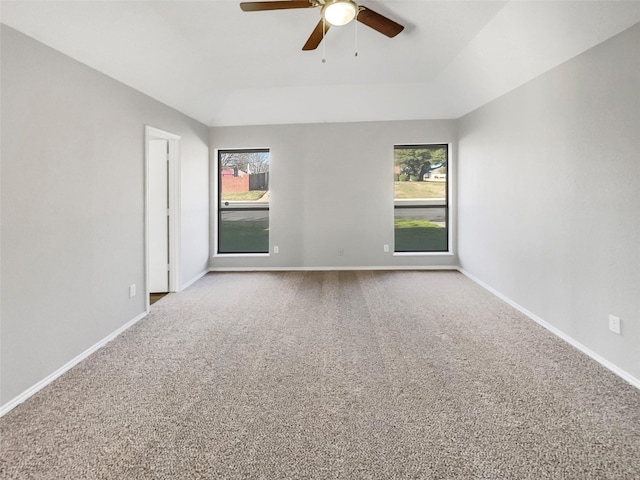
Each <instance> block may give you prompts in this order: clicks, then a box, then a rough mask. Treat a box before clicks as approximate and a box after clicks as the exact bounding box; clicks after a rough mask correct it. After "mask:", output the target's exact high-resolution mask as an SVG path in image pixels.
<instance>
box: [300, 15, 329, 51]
mask: <svg viewBox="0 0 640 480" xmlns="http://www.w3.org/2000/svg"><path fill="white" fill-rule="evenodd" d="M330 27H331V25H330V24H329V22H325V21H324V20H320V21H319V22H318V24H317V25H316V28H314V29H313V32H311V36H310V37H309V40H307V43H305V44H304V47H302V50H315V49H316V48H318V45H320V42H322V39H323V38H324V36H325V35H326V34H327V31H329V28H330ZM323 28H324V32H323V31H322V29H323Z"/></svg>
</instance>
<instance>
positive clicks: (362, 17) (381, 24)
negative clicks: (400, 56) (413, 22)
mask: <svg viewBox="0 0 640 480" xmlns="http://www.w3.org/2000/svg"><path fill="white" fill-rule="evenodd" d="M356 19H357V20H358V21H359V22H360V23H364V24H365V25H366V26H367V27H371V28H373V29H374V30H377V31H378V32H380V33H382V34H383V35H386V36H387V37H389V38H393V37H395V36H396V35H398V34H399V33H400V32H401V31H402V30H404V27H403V26H402V25H400V24H399V23H396V22H394V21H393V20H391V19H390V18H387V17H385V16H383V15H380V14H379V13H376V12H374V11H373V10H371V9H370V8H368V7H361V10H360V13H358V16H357V17H356Z"/></svg>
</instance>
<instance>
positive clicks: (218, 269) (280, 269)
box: [209, 265, 458, 272]
mask: <svg viewBox="0 0 640 480" xmlns="http://www.w3.org/2000/svg"><path fill="white" fill-rule="evenodd" d="M347 270H348V271H352V270H353V271H355V270H361V271H365V270H385V271H386V270H458V267H456V266H455V265H440V266H415V265H414V266H384V267H366V266H360V267H345V266H339V267H211V268H210V269H209V271H210V272H324V271H347Z"/></svg>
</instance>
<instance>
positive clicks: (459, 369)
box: [0, 272, 640, 480]
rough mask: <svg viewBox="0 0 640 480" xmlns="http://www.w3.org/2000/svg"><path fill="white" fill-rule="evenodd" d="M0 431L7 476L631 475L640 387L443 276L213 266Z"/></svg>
mask: <svg viewBox="0 0 640 480" xmlns="http://www.w3.org/2000/svg"><path fill="white" fill-rule="evenodd" d="M88 321H89V319H88ZM0 433H1V435H2V437H1V448H0V459H1V462H2V463H1V464H0V465H1V466H0V474H1V477H2V478H7V479H57V478H66V479H146V478H149V479H152V478H153V479H190V478H198V479H206V478H215V479H265V480H272V479H303V478H313V479H454V478H460V479H472V478H486V479H501V478H505V479H521V478H530V479H536V480H540V479H614V478H619V479H638V478H640V391H638V390H637V389H635V388H633V387H631V386H629V385H628V384H626V383H625V382H623V381H622V380H620V379H619V378H617V377H616V376H614V375H613V374H612V373H610V372H609V371H607V370H605V369H604V368H603V367H601V366H600V365H598V364H597V363H596V362H594V361H592V360H591V359H589V358H588V357H586V356H584V355H583V354H581V353H580V352H578V351H577V350H575V349H573V348H572V347H570V346H568V345H567V344H565V343H564V342H562V341H561V340H559V339H557V338H556V337H554V336H553V335H551V334H550V333H548V332H546V331H545V330H544V329H542V328H541V327H539V326H537V325H536V324H535V323H533V322H532V321H531V320H529V319H527V318H525V317H524V316H523V315H521V314H520V313H518V312H516V311H514V310H513V309H512V308H511V307H509V306H508V305H506V304H504V303H503V302H502V301H500V300H499V299H497V298H495V297H494V296H492V295H491V294H489V293H487V292H486V291H484V290H483V289H481V288H480V287H478V286H477V285H475V284H473V283H472V282H471V281H469V280H468V279H466V278H465V277H463V276H462V275H461V274H459V273H455V272H313V273H311V272H293V273H242V274H231V273H228V274H210V275H207V276H206V277H204V278H203V279H202V280H201V281H199V282H198V283H197V284H195V285H194V286H193V287H191V288H190V289H188V290H187V291H185V292H182V293H180V294H173V295H169V296H167V297H165V298H163V299H162V300H160V301H159V302H158V303H157V304H156V305H154V307H153V309H152V313H151V315H149V316H148V317H147V318H145V319H144V320H142V321H141V322H140V323H138V324H137V325H136V326H134V327H133V328H132V329H130V330H129V331H127V332H125V333H124V334H123V335H122V336H120V337H119V338H118V339H116V340H115V341H113V342H111V343H110V344H108V345H107V346H106V347H105V348H103V349H101V350H99V351H98V352H96V353H95V354H94V355H93V356H91V357H90V358H89V359H88V360H86V361H85V362H83V363H81V364H80V365H78V366H77V367H76V368H74V369H73V370H71V371H70V372H69V373H67V374H66V375H64V376H63V377H61V378H60V379H59V380H57V381H56V382H54V384H52V385H50V386H49V387H47V388H45V389H43V390H42V391H41V392H39V393H38V394H37V395H35V396H34V397H32V398H31V399H30V400H28V401H27V402H25V403H24V404H22V405H20V406H19V407H17V408H16V409H14V410H13V411H11V412H10V413H9V414H7V415H6V416H5V417H4V418H2V419H1V420H0Z"/></svg>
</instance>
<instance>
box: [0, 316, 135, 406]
mask: <svg viewBox="0 0 640 480" xmlns="http://www.w3.org/2000/svg"><path fill="white" fill-rule="evenodd" d="M146 316H147V312H142V313H141V314H140V315H138V316H137V317H135V318H134V319H133V320H130V321H128V322H127V323H125V324H124V325H123V326H121V327H120V328H118V329H117V330H116V331H115V332H113V333H111V334H109V335H107V336H106V337H105V338H103V339H102V340H100V341H99V342H98V343H96V344H95V345H93V346H92V347H89V348H88V349H87V350H85V351H84V352H82V353H81V354H80V355H78V356H77V357H75V358H73V359H72V360H70V361H68V362H67V363H65V364H64V365H63V366H62V367H60V368H59V369H58V370H56V371H55V372H53V373H52V374H51V375H49V376H47V377H46V378H43V379H42V380H40V381H39V382H38V383H36V384H35V385H33V386H32V387H30V388H28V389H27V390H25V391H24V392H22V393H21V394H20V395H18V396H17V397H15V398H14V399H13V400H9V401H8V402H7V403H5V404H4V405H2V406H0V417H2V416H3V415H5V414H6V413H8V412H9V411H11V410H13V409H14V408H15V407H17V406H18V405H20V404H21V403H22V402H24V401H25V400H27V399H28V398H29V397H31V396H32V395H34V394H35V393H37V392H38V391H40V390H42V389H43V388H44V387H46V386H47V385H49V384H50V383H51V382H53V381H54V380H55V379H56V378H58V377H59V376H61V375H62V374H64V373H65V372H67V371H69V370H71V369H72V368H73V367H75V366H76V365H77V364H78V363H80V362H81V361H82V360H84V359H85V358H87V357H88V356H89V355H91V354H92V353H93V352H95V351H96V350H98V349H99V348H101V347H103V346H104V345H106V344H107V343H109V342H110V341H111V340H113V339H114V338H116V337H117V336H118V335H120V334H121V333H122V332H124V331H125V330H127V329H128V328H131V327H132V326H133V325H135V324H136V323H137V322H139V321H140V320H142V319H143V318H144V317H146Z"/></svg>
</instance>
